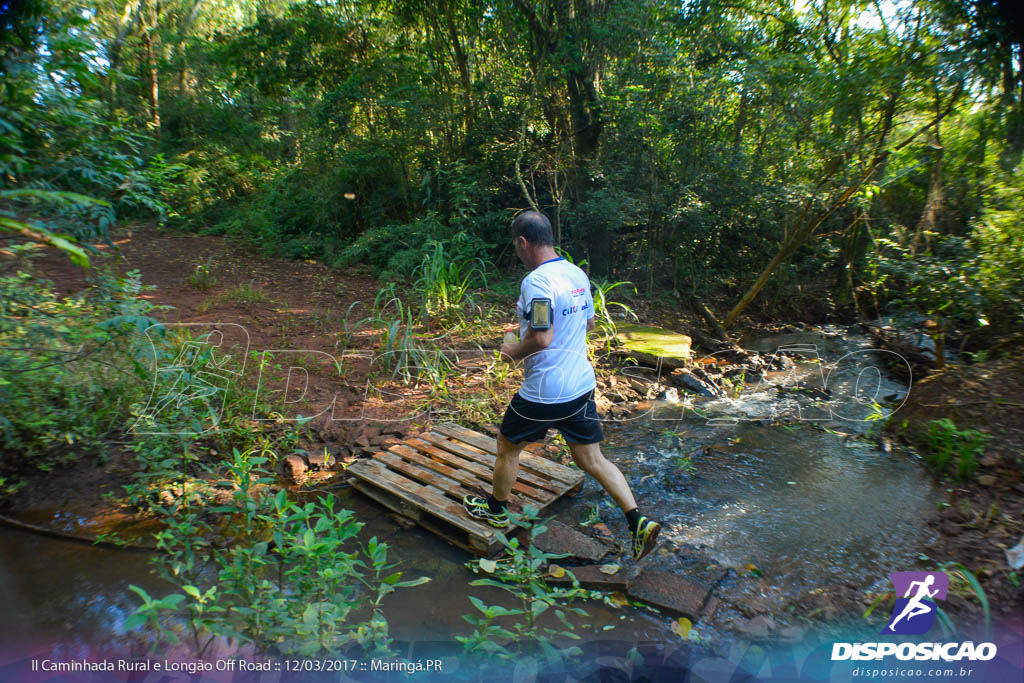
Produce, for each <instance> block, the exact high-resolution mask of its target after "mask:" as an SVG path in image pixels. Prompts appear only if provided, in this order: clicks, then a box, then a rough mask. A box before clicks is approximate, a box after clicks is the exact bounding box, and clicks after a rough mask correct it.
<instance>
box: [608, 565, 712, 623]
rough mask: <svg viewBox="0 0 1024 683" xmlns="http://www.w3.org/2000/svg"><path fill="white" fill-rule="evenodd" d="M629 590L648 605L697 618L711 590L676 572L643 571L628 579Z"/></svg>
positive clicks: (633, 596)
mask: <svg viewBox="0 0 1024 683" xmlns="http://www.w3.org/2000/svg"><path fill="white" fill-rule="evenodd" d="M626 594H627V595H629V596H630V597H631V598H636V599H637V600H641V601H643V602H646V603H647V604H649V605H654V606H655V607H660V608H661V609H664V610H667V611H669V612H673V613H675V614H679V615H682V616H684V617H687V618H689V619H691V620H694V621H696V620H697V619H699V618H700V615H701V611H702V610H703V608H704V603H705V602H707V599H708V595H709V594H710V590H709V589H708V588H705V587H704V586H702V585H700V584H698V583H696V582H693V581H690V580H688V579H684V578H683V577H682V576H679V575H677V574H670V573H669V572H661V571H653V570H652V571H641V572H640V574H639V575H637V576H636V578H634V579H631V580H630V581H628V582H627V583H626Z"/></svg>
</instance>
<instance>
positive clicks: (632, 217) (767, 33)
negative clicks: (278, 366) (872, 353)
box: [0, 0, 1024, 330]
mask: <svg viewBox="0 0 1024 683" xmlns="http://www.w3.org/2000/svg"><path fill="white" fill-rule="evenodd" d="M12 7H13V8H14V9H13V10H12V11H11V12H10V13H9V14H8V16H7V20H6V23H5V25H4V28H3V30H4V33H5V36H6V37H7V38H9V39H10V40H9V46H8V47H7V48H5V52H4V57H3V75H4V88H5V95H6V97H5V98H4V100H5V101H4V102H3V105H2V106H3V111H2V112H0V119H2V120H3V124H2V125H3V128H4V130H3V131H0V132H2V133H3V137H2V139H0V144H2V145H5V146H6V147H7V150H6V151H7V152H9V154H7V155H6V156H4V157H3V158H4V159H7V161H6V164H7V168H8V172H7V175H6V180H5V181H4V182H5V183H7V184H8V185H10V187H5V188H4V189H11V188H13V187H15V186H17V187H33V188H46V189H59V190H69V191H73V192H77V193H80V194H82V195H87V196H91V197H96V198H99V199H104V200H106V202H107V203H106V204H90V205H73V206H71V207H64V208H63V209H61V211H58V212H53V211H49V212H44V213H46V214H47V216H48V217H49V219H50V220H51V221H52V222H53V226H54V227H55V228H56V227H60V228H61V231H62V232H67V233H68V234H72V235H81V236H85V235H88V234H99V235H102V234H105V232H106V230H107V229H108V227H109V226H110V225H111V224H112V222H113V220H114V217H115V215H120V214H124V213H126V212H127V213H129V214H130V213H137V212H138V211H139V210H140V209H148V210H152V211H156V212H157V213H158V214H159V215H161V216H165V215H171V216H174V217H177V219H179V220H180V221H181V222H183V223H184V224H186V225H189V226H192V227H194V228H195V229H197V230H205V231H211V232H215V233H232V234H237V235H241V236H244V237H246V238H248V239H251V240H253V241H254V242H255V243H257V244H259V245H261V246H262V247H263V248H264V249H265V251H266V252H267V253H279V254H284V255H288V256H291V257H296V258H310V257H319V258H322V259H324V260H326V262H328V263H330V264H334V265H339V266H342V265H351V264H363V263H368V264H370V265H372V266H373V267H374V268H376V269H377V270H378V272H380V273H383V274H384V275H385V276H386V277H387V278H389V279H396V278H399V279H400V278H406V277H413V275H414V270H415V269H416V268H417V267H418V266H421V263H422V262H423V259H424V257H426V256H429V255H430V253H431V252H432V251H433V250H434V249H436V247H435V246H433V243H434V242H437V241H440V242H441V243H442V244H444V247H443V248H444V249H445V250H446V253H447V254H449V255H451V254H454V255H455V256H456V261H458V262H466V261H468V260H471V259H473V258H476V257H484V258H486V259H487V260H488V261H491V262H498V263H499V264H501V263H504V264H508V263H510V262H511V260H512V255H511V253H510V250H508V249H507V248H506V247H505V243H506V239H505V234H504V231H505V226H506V225H507V224H508V218H509V217H510V216H511V215H512V212H514V211H515V210H516V209H520V208H525V207H527V206H537V207H539V208H541V209H543V210H545V211H546V212H547V213H548V214H549V215H550V216H551V217H552V218H553V222H554V226H555V232H556V237H557V239H558V241H559V243H561V244H562V245H563V246H564V247H565V248H566V249H567V250H568V251H569V252H570V253H572V254H573V255H575V256H576V257H577V258H580V259H585V260H586V262H587V264H588V268H589V269H590V270H591V271H592V273H593V274H594V275H596V276H598V277H601V278H614V279H629V280H631V281H633V282H636V283H637V284H638V286H639V288H640V291H641V293H642V294H645V295H647V296H649V297H652V298H659V299H663V298H665V293H666V292H667V293H669V294H670V295H671V296H675V297H678V298H681V299H683V300H687V299H689V298H690V297H693V296H696V297H698V298H707V297H712V298H714V299H715V300H716V301H718V300H721V297H723V296H724V297H739V295H740V294H742V293H744V292H746V293H747V294H746V296H744V297H740V298H739V303H738V304H737V305H736V306H734V307H733V309H732V311H731V312H730V314H729V315H728V316H727V317H726V319H725V324H726V326H727V327H728V326H731V325H732V324H734V323H735V320H736V317H737V316H738V315H739V314H740V313H742V312H743V310H745V309H746V308H747V306H748V305H749V304H750V303H754V302H756V303H757V305H759V306H760V307H761V309H762V310H764V311H767V312H770V313H777V314H788V315H793V314H796V313H808V312H809V313H812V314H814V313H817V314H821V313H824V312H826V310H839V311H844V310H845V311H848V312H851V313H852V312H854V311H857V312H859V313H861V314H862V315H868V316H871V315H874V314H876V313H880V312H883V311H885V310H886V309H887V307H888V303H889V300H890V299H899V301H900V302H901V303H902V304H904V305H906V306H909V307H912V308H913V309H914V310H917V311H918V312H920V313H923V314H934V312H935V309H936V305H935V302H934V301H932V300H931V299H933V298H934V293H929V296H928V297H925V298H924V299H919V298H917V297H915V296H914V294H913V291H909V290H913V289H914V286H913V283H914V282H915V278H917V279H920V278H930V277H933V276H934V274H935V273H934V268H932V267H931V266H928V267H926V268H925V269H924V270H923V271H921V272H918V273H916V274H914V273H910V272H907V269H906V268H905V267H902V266H899V265H898V264H899V262H901V261H902V260H903V256H902V255H903V254H910V256H911V257H913V258H914V259H916V257H917V256H918V255H919V254H925V253H927V254H929V258H934V259H937V260H938V261H939V262H940V263H939V264H938V266H937V267H938V268H939V269H940V270H942V269H943V268H946V270H950V269H952V270H954V271H962V270H963V269H962V267H961V263H962V258H960V257H950V256H949V255H948V250H946V252H943V251H942V249H937V248H936V247H937V246H938V245H943V244H949V243H950V240H949V239H946V238H952V239H953V240H955V241H957V243H962V244H963V245H964V249H965V251H964V252H963V256H965V257H966V258H967V260H968V261H970V262H971V268H972V269H974V270H973V272H972V274H973V275H976V277H968V278H967V291H962V290H957V289H956V288H949V287H943V288H942V291H943V292H945V294H944V296H946V297H947V300H946V301H943V302H939V304H938V306H939V307H942V305H943V304H947V303H949V302H951V301H953V300H954V299H955V298H957V297H963V296H967V297H968V298H969V299H970V302H969V303H966V304H963V305H960V303H957V305H956V306H955V308H956V309H957V311H956V312H957V315H955V316H954V315H953V312H952V311H950V312H949V317H950V319H949V320H948V323H949V324H950V325H956V326H959V327H960V328H964V329H970V328H973V327H977V326H978V324H979V323H978V320H979V319H983V320H985V321H986V322H987V323H989V324H992V325H996V326H998V327H999V328H1000V329H1001V330H1005V329H1008V328H1009V327H1012V326H1015V325H1018V324H1019V323H1020V319H1019V313H1020V304H1021V301H1022V300H1024V299H1022V295H1021V288H1020V285H1019V282H1018V280H1019V278H1015V277H1013V273H1014V272H1015V270H1016V269H1017V268H1018V266H1019V265H1020V262H1021V260H1022V256H1021V242H1022V237H1021V232H1022V229H1021V226H1020V221H1019V219H1018V218H1017V216H1019V211H1017V209H1018V208H1019V207H1018V205H1019V203H1020V196H1021V193H1020V185H1021V182H1020V180H1021V179H1020V171H1019V162H1020V158H1021V152H1022V149H1024V90H1022V87H1021V80H1022V79H1021V78H1020V74H1019V73H1018V72H1017V71H1016V70H1015V68H1016V67H1015V63H1019V53H1020V51H1021V44H1020V42H1019V36H1020V31H1019V30H1018V29H1019V28H1020V27H1019V26H1018V25H1017V24H1016V23H1015V19H1014V16H1013V15H1012V13H1011V12H1010V10H1009V9H1008V8H1009V4H1008V3H1001V2H996V1H993V0H984V1H983V0H938V1H935V2H924V1H923V0H919V1H917V2H912V1H906V2H900V3H896V4H888V3H885V4H882V5H879V4H876V3H869V2H859V1H855V0H844V1H842V2H832V3H820V2H811V3H794V2H791V1H789V0H744V1H743V2H739V3H732V2H730V3H724V2H720V1H719V0H699V1H698V0H695V1H693V2H685V3H667V2H662V1H660V0H644V1H643V2H618V1H615V0H599V1H597V2H594V1H588V2H583V1H582V0H566V1H555V0H545V1H543V2H525V1H523V0H505V1H503V2H498V3H493V4H489V3H482V2H479V1H478V0H428V1H426V2H405V1H404V0H396V1H394V2H378V1H376V0H346V1H343V2H331V3H319V2H308V1H307V2H290V1H288V0H278V1H276V2H270V3H266V2H261V3H253V2H249V1H248V0H232V1H230V2H220V3H212V4H211V3H203V2H201V1H196V0H171V1H170V2H165V3H159V4H156V3H151V2H148V1H147V0H127V1H126V2H124V3H116V4H109V3H97V2H90V1H86V2H83V3H81V4H79V5H77V6H76V7H67V8H64V7H58V6H57V5H53V6H51V5H50V4H49V3H47V2H46V0H33V1H31V2H22V3H15V4H14V5H12ZM1015 60H1018V62H1015ZM43 75H45V78H44V77H43ZM29 158H31V159H32V160H33V162H32V164H28V163H27V162H25V159H29ZM165 160H169V161H165ZM12 171H13V172H12ZM12 179H13V183H12ZM152 189H158V190H159V189H166V191H165V192H163V193H162V198H161V199H158V198H157V197H156V196H155V195H154V194H153V193H152V192H151V191H150V190H152ZM54 213H58V214H61V215H59V216H58V215H52V214H54ZM882 238H885V240H883V239H882ZM950 259H952V260H950ZM894 271H899V272H894ZM758 273H759V274H760V275H759V276H758V275H757V274H758ZM421 274H422V273H418V274H417V275H421ZM887 276H888V277H887ZM954 290H955V291H954ZM915 291H918V292H921V293H923V290H921V289H920V288H918V289H917V290H915ZM823 295H824V296H823ZM428 305H429V306H430V307H436V306H438V305H440V306H444V304H443V303H438V302H432V303H430V304H428ZM947 309H949V306H946V307H942V308H941V310H947ZM725 312H726V311H724V310H723V311H722V313H725Z"/></svg>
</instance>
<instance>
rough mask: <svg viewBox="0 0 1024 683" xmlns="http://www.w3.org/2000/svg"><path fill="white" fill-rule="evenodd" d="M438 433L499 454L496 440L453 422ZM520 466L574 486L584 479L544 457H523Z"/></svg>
mask: <svg viewBox="0 0 1024 683" xmlns="http://www.w3.org/2000/svg"><path fill="white" fill-rule="evenodd" d="M435 429H436V431H439V432H441V433H442V434H447V435H448V436H451V437H454V438H456V439H458V440H459V441H464V442H466V443H468V444H470V445H471V446H476V447H477V448H482V449H483V450H485V451H487V452H488V453H490V454H491V455H495V454H497V452H498V442H497V440H496V439H492V438H491V437H488V436H484V435H482V434H477V433H476V432H474V431H473V430H471V429H467V428H465V427H463V426H461V425H457V424H455V423H453V422H446V423H445V424H442V425H438V426H437V427H436V428H435ZM519 460H520V466H521V467H526V468H528V469H533V470H534V471H536V472H538V473H540V474H544V475H547V476H549V477H552V478H553V479H557V480H558V481H560V482H563V483H565V484H569V485H570V486H574V485H575V484H577V483H578V481H579V480H582V479H583V473H582V472H580V473H579V476H576V475H575V474H574V473H573V471H572V470H570V469H569V468H568V467H564V466H562V465H559V464H557V463H554V462H551V461H550V460H547V459H546V458H544V457H542V456H537V455H525V454H524V455H521V456H520V459H519Z"/></svg>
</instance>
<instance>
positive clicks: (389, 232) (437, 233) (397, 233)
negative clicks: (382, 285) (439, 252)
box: [332, 214, 487, 280]
mask: <svg viewBox="0 0 1024 683" xmlns="http://www.w3.org/2000/svg"><path fill="white" fill-rule="evenodd" d="M446 232H447V229H446V227H445V226H444V224H443V223H441V221H440V219H439V218H438V217H437V216H436V215H434V214H428V215H427V216H425V217H423V218H419V219H416V220H414V221H412V222H410V223H391V224H388V225H384V226H380V227H376V228H370V229H369V230H367V231H365V232H363V233H362V234H361V235H360V236H359V237H358V238H356V240H355V241H354V242H353V243H352V244H351V245H350V246H349V247H347V248H346V249H345V250H344V251H343V252H342V253H341V255H340V257H339V258H338V259H337V260H336V261H335V262H334V263H333V264H332V265H334V266H336V267H341V266H346V265H351V264H355V263H367V264H369V265H371V266H373V267H374V268H375V269H376V270H377V272H378V274H379V276H380V278H381V279H382V280H401V279H405V278H407V277H409V276H411V275H412V274H413V272H414V271H415V270H416V268H417V267H419V266H420V265H422V264H423V261H424V259H427V258H429V257H430V256H431V255H432V252H433V251H434V249H435V248H436V247H434V244H436V243H438V242H441V243H443V245H444V247H443V248H444V250H445V251H446V256H447V257H448V259H449V260H450V261H452V262H455V263H465V262H469V261H472V260H473V259H476V258H478V257H480V256H481V255H483V254H484V253H485V250H486V249H487V245H486V244H485V243H484V242H483V241H481V240H480V239H479V238H477V237H474V236H473V235H470V234H469V233H466V232H458V233H456V234H454V235H452V236H450V237H448V236H446Z"/></svg>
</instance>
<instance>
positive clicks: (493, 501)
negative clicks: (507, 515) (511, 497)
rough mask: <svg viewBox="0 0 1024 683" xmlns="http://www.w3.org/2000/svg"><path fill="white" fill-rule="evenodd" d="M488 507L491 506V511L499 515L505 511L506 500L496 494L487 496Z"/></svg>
mask: <svg viewBox="0 0 1024 683" xmlns="http://www.w3.org/2000/svg"><path fill="white" fill-rule="evenodd" d="M487 507H488V508H490V510H491V512H493V513H494V514H496V515H498V514H501V513H502V512H504V511H505V501H502V500H498V499H497V498H495V497H494V494H491V495H489V496H487Z"/></svg>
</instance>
